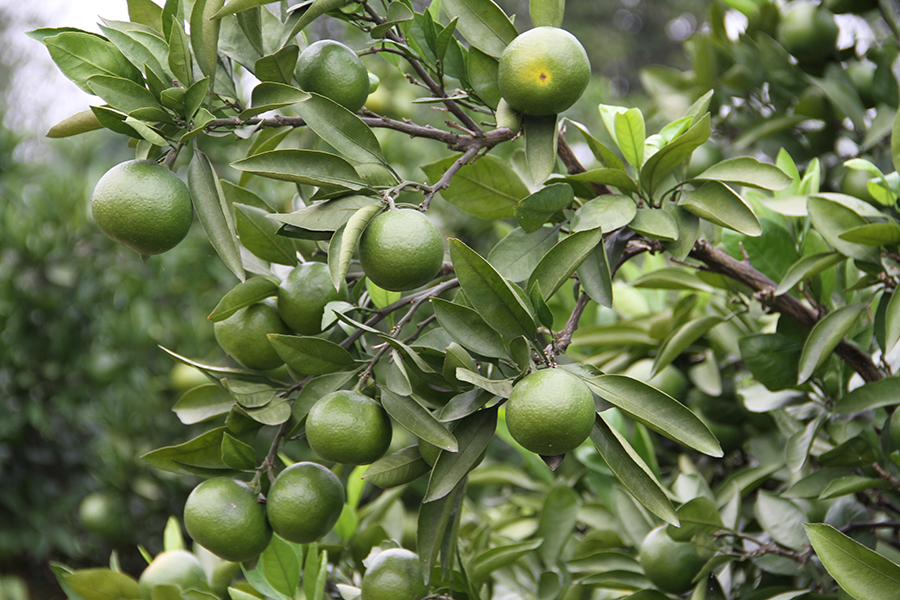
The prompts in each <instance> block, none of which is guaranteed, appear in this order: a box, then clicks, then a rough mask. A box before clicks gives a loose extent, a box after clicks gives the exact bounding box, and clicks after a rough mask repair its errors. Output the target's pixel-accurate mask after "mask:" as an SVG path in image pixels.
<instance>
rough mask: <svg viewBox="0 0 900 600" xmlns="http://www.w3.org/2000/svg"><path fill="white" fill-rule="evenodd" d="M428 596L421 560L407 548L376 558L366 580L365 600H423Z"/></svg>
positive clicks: (363, 595)
mask: <svg viewBox="0 0 900 600" xmlns="http://www.w3.org/2000/svg"><path fill="white" fill-rule="evenodd" d="M427 595H428V587H426V585H425V578H424V577H423V575H422V563H421V562H420V561H419V557H418V556H416V555H415V554H414V553H412V552H410V551H409V550H404V549H403V548H391V549H390V550H385V551H384V552H382V553H381V554H379V555H378V556H376V557H375V558H374V559H373V560H372V562H371V564H369V568H368V569H367V570H366V573H365V575H363V579H362V600H419V599H420V598H424V597H425V596H427Z"/></svg>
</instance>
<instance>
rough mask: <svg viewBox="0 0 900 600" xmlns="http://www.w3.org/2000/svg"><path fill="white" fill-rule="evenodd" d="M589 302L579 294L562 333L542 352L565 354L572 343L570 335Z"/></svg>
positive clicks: (585, 296) (582, 294)
mask: <svg viewBox="0 0 900 600" xmlns="http://www.w3.org/2000/svg"><path fill="white" fill-rule="evenodd" d="M590 300H591V298H590V296H588V295H587V294H586V293H585V292H582V293H581V295H580V296H579V297H578V301H577V302H575V308H574V309H572V314H571V315H569V319H568V321H566V325H565V326H564V327H563V328H562V331H560V332H559V333H558V334H557V335H556V339H554V340H553V343H551V344H550V346H548V347H547V349H546V350H545V351H544V352H545V353H546V354H551V353H552V354H555V355H556V356H559V355H562V354H565V353H566V350H568V348H569V344H571V343H572V335H573V334H574V333H575V330H576V329H578V321H579V320H580V319H581V315H582V314H583V313H584V309H585V308H587V305H588V302H590Z"/></svg>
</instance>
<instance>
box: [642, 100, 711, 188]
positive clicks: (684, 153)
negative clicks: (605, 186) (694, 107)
mask: <svg viewBox="0 0 900 600" xmlns="http://www.w3.org/2000/svg"><path fill="white" fill-rule="evenodd" d="M711 132H712V127H711V126H710V122H709V114H705V115H703V117H702V118H701V119H699V120H696V121H695V122H694V124H693V125H692V126H691V128H690V129H688V130H687V131H685V132H684V133H683V134H681V135H680V136H678V137H677V138H675V139H674V140H672V141H671V142H669V143H668V144H666V145H665V146H663V147H662V148H660V149H659V150H658V151H657V152H656V153H655V154H654V155H653V156H651V157H650V158H648V159H647V162H646V163H644V165H643V167H641V176H640V179H641V186H642V187H643V188H644V189H646V190H649V191H650V193H651V195H652V194H655V193H656V190H658V189H659V186H660V185H662V184H663V182H664V181H665V180H666V178H667V177H668V176H669V174H670V173H672V170H673V169H675V167H677V166H678V165H680V164H681V163H683V162H685V161H686V160H688V159H690V157H691V154H693V152H694V150H696V149H697V148H699V147H700V146H702V145H703V143H704V142H706V140H708V139H709V135H710V133H711Z"/></svg>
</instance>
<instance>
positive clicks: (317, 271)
mask: <svg viewBox="0 0 900 600" xmlns="http://www.w3.org/2000/svg"><path fill="white" fill-rule="evenodd" d="M346 299H347V285H346V284H344V283H342V284H341V289H339V290H336V289H334V284H333V283H332V282H331V273H330V272H329V271H328V265H326V264H325V263H317V262H306V263H302V264H300V265H297V266H296V267H294V269H293V270H292V271H291V272H290V273H289V274H288V276H287V277H285V279H284V281H282V282H281V285H279V286H278V314H279V315H281V319H282V320H283V321H284V322H285V323H287V325H288V327H290V328H291V329H293V330H294V331H296V332H297V333H299V334H300V335H316V334H319V333H322V316H323V314H324V313H325V305H326V304H328V303H329V302H335V301H338V300H346Z"/></svg>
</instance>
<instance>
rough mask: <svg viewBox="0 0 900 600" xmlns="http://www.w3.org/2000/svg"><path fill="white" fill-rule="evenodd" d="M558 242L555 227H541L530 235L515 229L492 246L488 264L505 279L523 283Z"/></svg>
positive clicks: (557, 231)
mask: <svg viewBox="0 0 900 600" xmlns="http://www.w3.org/2000/svg"><path fill="white" fill-rule="evenodd" d="M558 240H559V229H558V228H556V227H541V228H539V229H538V230H537V231H534V232H532V233H527V232H526V231H525V230H524V229H521V228H518V227H517V228H516V229H513V230H512V231H510V232H509V233H508V234H506V236H504V237H503V239H502V240H500V241H499V242H497V243H496V244H495V245H494V247H493V248H492V249H491V253H490V254H488V262H490V263H491V265H493V266H494V268H495V269H497V271H498V272H499V273H500V274H501V275H503V277H505V278H506V279H509V280H510V281H525V280H527V279H528V278H529V277H530V276H531V274H532V273H533V272H534V269H535V267H537V266H538V263H540V262H541V259H542V258H543V257H544V255H545V254H547V252H549V251H550V250H551V249H552V248H553V246H554V245H556V243H557V241H558Z"/></svg>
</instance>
